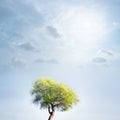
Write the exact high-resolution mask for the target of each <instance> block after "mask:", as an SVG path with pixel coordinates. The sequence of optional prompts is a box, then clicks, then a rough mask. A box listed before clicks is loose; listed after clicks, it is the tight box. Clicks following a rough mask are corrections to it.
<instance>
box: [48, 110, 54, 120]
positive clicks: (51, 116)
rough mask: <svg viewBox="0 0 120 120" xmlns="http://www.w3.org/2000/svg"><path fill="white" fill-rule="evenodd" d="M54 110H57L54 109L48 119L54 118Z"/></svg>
mask: <svg viewBox="0 0 120 120" xmlns="http://www.w3.org/2000/svg"><path fill="white" fill-rule="evenodd" d="M54 112H55V111H52V112H51V113H50V116H49V118H48V120H52V119H53V116H54Z"/></svg>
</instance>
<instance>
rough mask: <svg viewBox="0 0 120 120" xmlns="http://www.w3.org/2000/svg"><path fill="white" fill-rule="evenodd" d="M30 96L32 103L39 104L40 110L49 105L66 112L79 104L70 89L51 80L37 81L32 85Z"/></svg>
mask: <svg viewBox="0 0 120 120" xmlns="http://www.w3.org/2000/svg"><path fill="white" fill-rule="evenodd" d="M32 95H33V96H34V100H33V102H34V103H38V104H40V106H41V108H47V107H48V106H49V105H51V106H53V107H54V108H57V109H58V110H60V111H67V110H68V109H69V108H71V107H72V106H73V105H74V104H77V103H78V102H79V100H78V97H77V96H76V94H75V93H74V92H73V91H72V90H71V89H70V88H68V87H67V86H66V85H64V84H63V83H58V82H55V81H53V80H52V79H44V78H40V79H38V80H37V81H36V82H35V83H34V84H33V89H32Z"/></svg>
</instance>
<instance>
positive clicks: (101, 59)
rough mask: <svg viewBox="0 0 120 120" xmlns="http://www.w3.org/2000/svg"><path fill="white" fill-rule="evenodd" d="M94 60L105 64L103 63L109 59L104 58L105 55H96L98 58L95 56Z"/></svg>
mask: <svg viewBox="0 0 120 120" xmlns="http://www.w3.org/2000/svg"><path fill="white" fill-rule="evenodd" d="M92 61H93V62H94V63H98V64H99V63H100V64H103V63H106V62H107V60H106V59H105V58H103V57H96V58H93V59H92Z"/></svg>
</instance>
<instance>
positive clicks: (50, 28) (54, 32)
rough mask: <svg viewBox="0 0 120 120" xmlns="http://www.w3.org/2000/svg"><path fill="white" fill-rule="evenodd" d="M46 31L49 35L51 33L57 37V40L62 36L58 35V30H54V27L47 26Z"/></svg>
mask: <svg viewBox="0 0 120 120" xmlns="http://www.w3.org/2000/svg"><path fill="white" fill-rule="evenodd" d="M46 29H47V31H48V33H49V34H50V35H51V36H53V37H55V38H58V37H60V36H61V35H60V34H59V33H58V31H57V29H56V28H54V27H52V26H47V27H46Z"/></svg>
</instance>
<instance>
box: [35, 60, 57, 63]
mask: <svg viewBox="0 0 120 120" xmlns="http://www.w3.org/2000/svg"><path fill="white" fill-rule="evenodd" d="M35 62H36V63H48V64H59V61H57V60H55V59H49V60H44V59H37V60H36V61H35Z"/></svg>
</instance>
